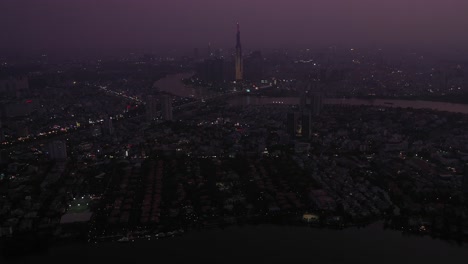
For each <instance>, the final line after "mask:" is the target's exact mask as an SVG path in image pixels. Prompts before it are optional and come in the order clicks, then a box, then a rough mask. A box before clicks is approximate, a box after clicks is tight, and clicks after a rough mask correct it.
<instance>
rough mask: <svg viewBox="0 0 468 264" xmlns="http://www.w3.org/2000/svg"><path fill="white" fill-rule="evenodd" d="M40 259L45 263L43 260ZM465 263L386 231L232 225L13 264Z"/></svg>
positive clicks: (432, 242) (449, 251) (464, 257)
mask: <svg viewBox="0 0 468 264" xmlns="http://www.w3.org/2000/svg"><path fill="white" fill-rule="evenodd" d="M43 261H44V262H43ZM37 262H39V263H306V262H307V263H424V264H429V263H468V245H458V244H454V243H449V242H447V241H442V240H438V239H433V238H430V237H428V236H424V237H421V236H407V235H404V234H402V233H401V232H399V231H393V230H384V229H383V228H382V224H372V225H370V226H368V227H365V228H348V229H344V230H330V229H317V228H309V227H297V226H275V225H259V226H243V227H239V226H233V227H229V228H226V229H224V230H221V229H210V230H202V231H191V232H188V233H186V234H184V235H182V236H178V237H172V238H165V239H159V240H155V239H153V240H151V241H147V240H140V241H135V242H128V243H118V242H105V243H100V244H81V245H79V244H78V245H65V246H55V247H53V248H51V249H50V250H49V252H48V253H47V254H45V255H41V256H31V257H26V258H22V259H20V260H17V261H15V263H37Z"/></svg>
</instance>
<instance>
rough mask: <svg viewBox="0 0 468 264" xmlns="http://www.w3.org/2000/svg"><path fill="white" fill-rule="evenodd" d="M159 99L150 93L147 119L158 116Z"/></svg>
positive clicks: (147, 103) (147, 104)
mask: <svg viewBox="0 0 468 264" xmlns="http://www.w3.org/2000/svg"><path fill="white" fill-rule="evenodd" d="M157 114H158V100H157V99H156V97H155V96H153V95H150V96H148V99H147V100H146V120H147V121H150V122H151V121H154V120H156V119H157V118H158V116H157Z"/></svg>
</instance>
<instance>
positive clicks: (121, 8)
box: [0, 0, 468, 54]
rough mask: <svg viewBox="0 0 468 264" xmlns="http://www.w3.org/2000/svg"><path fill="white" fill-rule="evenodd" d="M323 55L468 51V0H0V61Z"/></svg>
mask: <svg viewBox="0 0 468 264" xmlns="http://www.w3.org/2000/svg"><path fill="white" fill-rule="evenodd" d="M237 21H239V22H240V23H241V31H242V43H243V47H244V48H250V49H258V48H260V49H261V48H276V47H304V48H305V47H310V48H314V47H320V46H323V45H337V46H342V47H345V46H346V47H347V46H357V47H359V46H382V47H423V48H431V49H436V48H439V49H458V50H462V51H468V31H467V25H468V0H393V1H389V0H237V1H225V0H0V32H1V35H2V38H1V41H0V54H1V53H3V54H5V53H9V52H18V53H23V52H24V53H28V52H38V51H47V52H50V51H51V50H56V51H60V52H81V53H87V52H120V51H130V50H133V51H156V50H157V49H158V48H160V47H181V48H186V49H187V50H190V49H193V48H195V47H198V48H199V49H200V51H202V50H203V49H205V48H206V46H207V43H208V42H211V43H212V45H213V46H214V47H223V48H232V47H234V45H235V24H236V22H237Z"/></svg>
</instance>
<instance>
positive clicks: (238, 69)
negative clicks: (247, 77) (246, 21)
mask: <svg viewBox="0 0 468 264" xmlns="http://www.w3.org/2000/svg"><path fill="white" fill-rule="evenodd" d="M235 63H236V65H235V66H236V80H237V81H241V80H242V79H243V71H244V69H243V65H242V64H243V63H242V46H241V41H240V27H239V22H238V23H237V35H236V60H235Z"/></svg>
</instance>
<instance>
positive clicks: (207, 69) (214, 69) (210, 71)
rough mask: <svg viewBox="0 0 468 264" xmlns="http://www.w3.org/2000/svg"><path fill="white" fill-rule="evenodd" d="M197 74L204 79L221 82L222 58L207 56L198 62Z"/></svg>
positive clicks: (222, 71) (222, 76)
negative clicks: (207, 57)
mask: <svg viewBox="0 0 468 264" xmlns="http://www.w3.org/2000/svg"><path fill="white" fill-rule="evenodd" d="M197 76H198V77H199V78H201V79H202V80H204V81H207V82H211V83H221V82H222V81H223V80H224V60H223V59H222V58H214V57H213V58H209V59H205V60H204V61H203V62H202V63H200V65H199V67H198V69H197Z"/></svg>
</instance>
